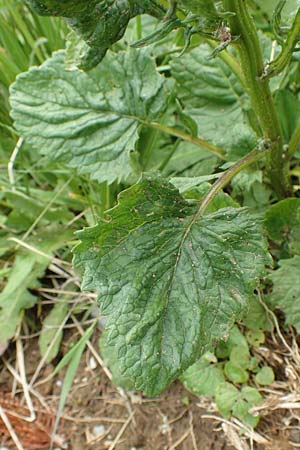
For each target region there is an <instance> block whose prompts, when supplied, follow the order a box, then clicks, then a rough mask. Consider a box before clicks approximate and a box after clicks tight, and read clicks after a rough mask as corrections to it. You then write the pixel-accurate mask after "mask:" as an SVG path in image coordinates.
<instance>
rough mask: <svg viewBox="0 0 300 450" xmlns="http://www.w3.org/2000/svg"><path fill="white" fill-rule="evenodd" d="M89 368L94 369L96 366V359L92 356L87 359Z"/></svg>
mask: <svg viewBox="0 0 300 450" xmlns="http://www.w3.org/2000/svg"><path fill="white" fill-rule="evenodd" d="M89 368H90V369H91V370H95V369H96V368H97V361H96V360H95V358H94V357H93V356H91V357H90V359H89Z"/></svg>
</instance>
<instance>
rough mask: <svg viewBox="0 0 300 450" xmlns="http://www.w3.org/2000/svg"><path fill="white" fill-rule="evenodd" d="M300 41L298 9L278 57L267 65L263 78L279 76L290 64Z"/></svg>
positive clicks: (299, 12) (299, 14) (299, 10)
mask: <svg viewBox="0 0 300 450" xmlns="http://www.w3.org/2000/svg"><path fill="white" fill-rule="evenodd" d="M299 40H300V8H299V9H298V11H297V14H296V17H295V20H294V22H293V25H292V27H291V29H290V31H289V34H288V36H287V39H286V41H285V43H284V44H283V47H282V50H281V53H280V55H279V56H278V57H277V58H276V59H275V60H274V61H273V62H271V64H269V65H268V67H267V70H266V73H265V74H263V78H270V77H274V76H275V75H278V74H280V73H281V72H282V71H283V70H284V69H285V68H286V67H287V66H288V65H289V64H290V62H291V59H292V56H293V52H294V50H295V47H296V45H297V43H298V42H299Z"/></svg>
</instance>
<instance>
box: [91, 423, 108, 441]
mask: <svg viewBox="0 0 300 450" xmlns="http://www.w3.org/2000/svg"><path fill="white" fill-rule="evenodd" d="M92 433H93V435H94V436H95V438H97V437H99V436H101V435H102V434H104V433H105V426H104V425H95V426H94V428H93V431H92Z"/></svg>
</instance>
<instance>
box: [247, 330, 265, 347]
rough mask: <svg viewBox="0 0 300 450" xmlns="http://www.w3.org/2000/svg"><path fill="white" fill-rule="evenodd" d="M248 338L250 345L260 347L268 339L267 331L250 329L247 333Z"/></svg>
mask: <svg viewBox="0 0 300 450" xmlns="http://www.w3.org/2000/svg"><path fill="white" fill-rule="evenodd" d="M246 338H247V341H248V342H249V345H251V346H253V347H259V346H260V345H261V344H263V343H264V342H265V340H266V338H265V333H264V332H263V331H261V330H255V331H254V330H248V331H247V333H246Z"/></svg>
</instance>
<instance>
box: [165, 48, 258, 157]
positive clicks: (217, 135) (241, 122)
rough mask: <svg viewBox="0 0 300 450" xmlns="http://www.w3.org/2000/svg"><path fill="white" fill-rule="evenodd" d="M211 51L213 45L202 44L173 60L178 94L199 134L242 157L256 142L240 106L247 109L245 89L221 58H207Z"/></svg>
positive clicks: (172, 64) (173, 73) (173, 72)
mask: <svg viewBox="0 0 300 450" xmlns="http://www.w3.org/2000/svg"><path fill="white" fill-rule="evenodd" d="M210 53H211V48H210V47H208V46H207V45H201V46H200V47H197V48H196V49H194V50H192V51H189V52H186V53H185V54H184V55H183V56H181V57H180V58H173V59H172V60H171V63H170V64H171V71H172V75H173V77H174V78H175V80H176V82H177V86H178V96H179V98H180V100H181V101H182V104H183V105H184V111H185V113H186V114H187V115H188V116H190V117H192V119H194V120H195V122H196V123H197V125H198V135H199V136H200V137H202V138H204V139H206V140H207V141H209V142H211V143H213V144H215V145H217V146H219V147H221V148H224V149H226V150H227V151H228V152H229V154H230V152H231V151H232V152H233V154H234V157H236V156H238V157H242V156H244V155H245V154H246V153H248V152H249V151H250V150H252V149H253V147H254V145H255V143H256V137H255V134H254V133H253V132H252V131H251V130H250V128H249V127H248V126H247V124H246V119H245V117H244V116H243V112H242V109H241V106H242V107H243V108H247V104H246V98H245V95H244V90H243V88H242V86H241V84H240V83H239V81H238V80H237V79H236V77H235V75H234V74H233V73H232V71H231V70H230V69H229V68H228V66H227V65H226V64H225V63H223V62H222V61H221V60H220V58H215V59H208V56H209V55H210ZM237 153H238V155H237Z"/></svg>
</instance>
